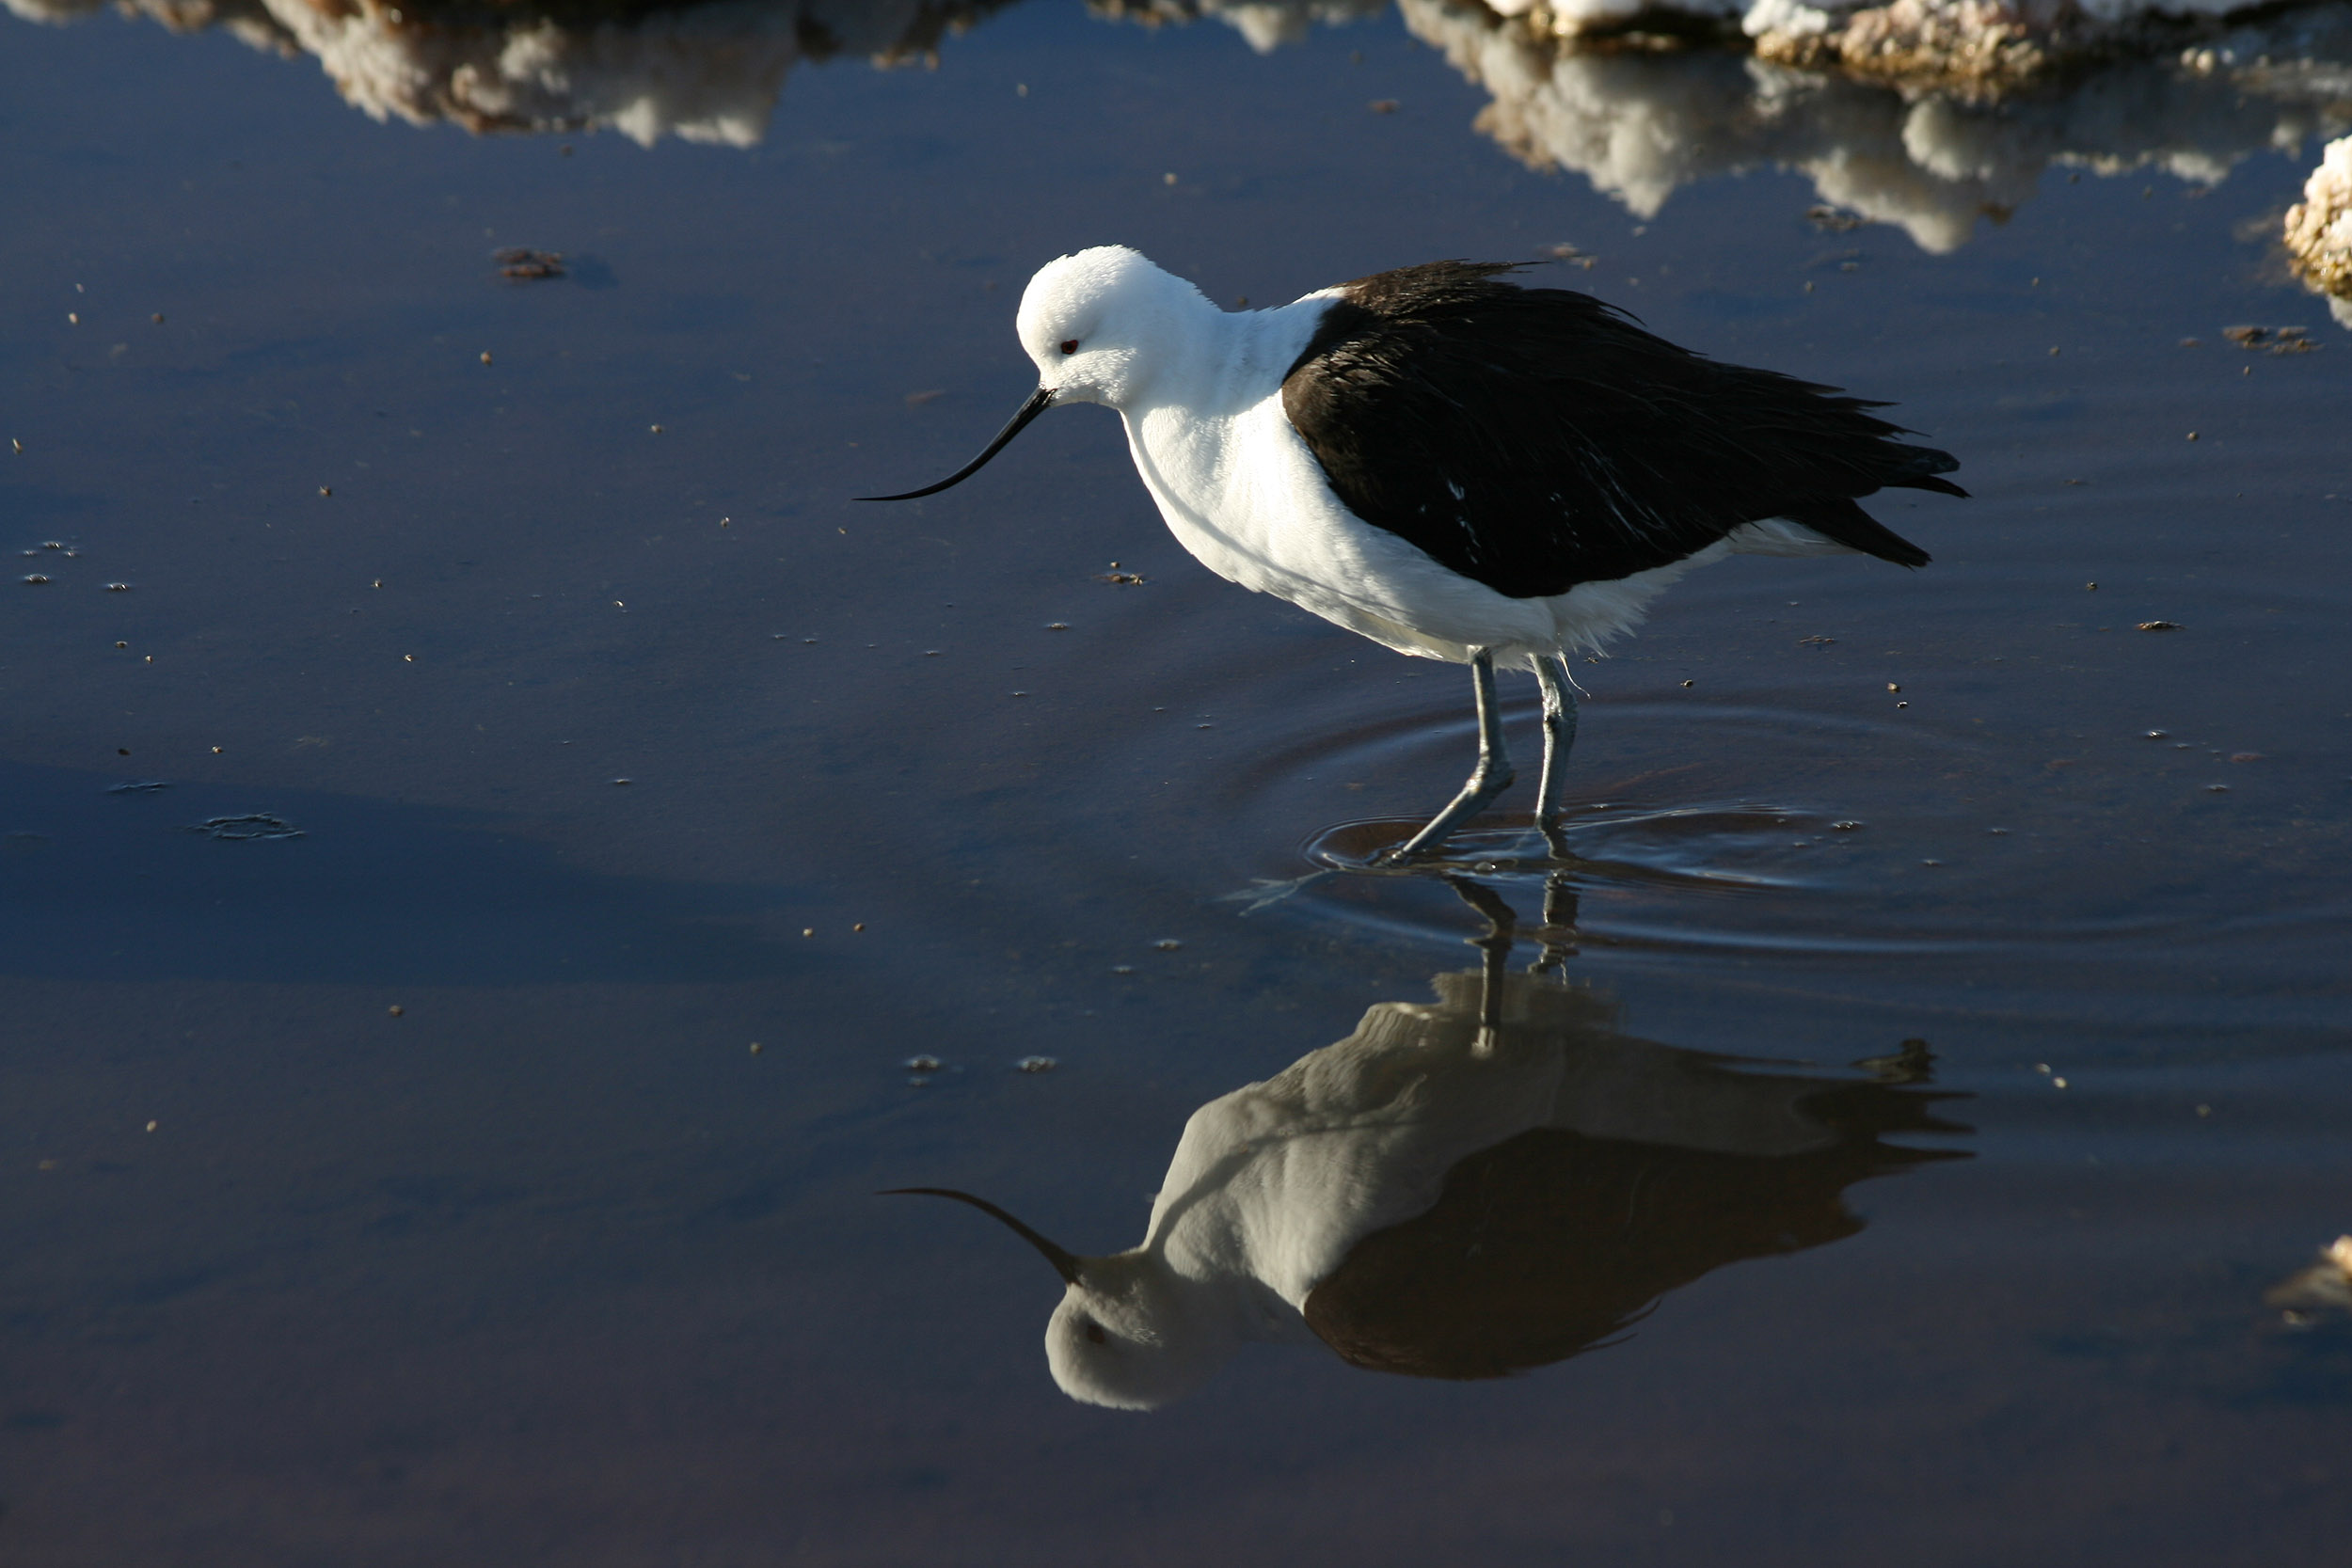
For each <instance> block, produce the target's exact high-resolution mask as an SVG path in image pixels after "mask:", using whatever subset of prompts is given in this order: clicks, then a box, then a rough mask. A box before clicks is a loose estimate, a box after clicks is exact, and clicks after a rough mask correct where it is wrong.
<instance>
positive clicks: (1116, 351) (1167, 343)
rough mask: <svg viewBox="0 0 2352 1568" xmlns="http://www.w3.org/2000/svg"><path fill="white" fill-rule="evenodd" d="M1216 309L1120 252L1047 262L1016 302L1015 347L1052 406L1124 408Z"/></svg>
mask: <svg viewBox="0 0 2352 1568" xmlns="http://www.w3.org/2000/svg"><path fill="white" fill-rule="evenodd" d="M1203 312H1207V313H1212V314H1214V313H1215V312H1216V306H1214V305H1212V304H1210V303H1209V301H1208V300H1207V299H1206V298H1205V297H1203V296H1202V294H1201V293H1200V290H1198V289H1196V288H1194V287H1193V286H1192V285H1191V284H1189V283H1187V282H1185V281H1184V279H1183V278H1181V277H1174V276H1172V275H1171V274H1168V273H1165V272H1162V271H1161V270H1160V269H1159V268H1158V267H1155V266H1153V265H1152V263H1151V261H1148V260H1146V259H1145V258H1144V257H1143V256H1142V255H1141V254H1140V253H1138V252H1136V251H1133V250H1129V249H1128V248H1127V247H1126V246H1125V245H1096V246H1095V247H1094V248H1093V249H1091V250H1081V251H1079V252H1078V253H1077V254H1075V255H1073V256H1064V257H1062V258H1060V259H1059V260H1057V261H1049V262H1047V263H1046V264H1045V265H1044V266H1042V267H1040V268H1039V269H1038V273H1037V276H1036V277H1032V278H1030V279H1029V286H1028V288H1027V289H1026V290H1025V291H1024V292H1023V293H1022V295H1021V314H1020V316H1019V318H1018V321H1017V325H1018V329H1019V331H1020V333H1021V346H1022V347H1023V348H1025V349H1026V350H1027V351H1028V354H1029V357H1030V358H1031V359H1033V360H1035V361H1036V362H1037V375H1038V385H1039V387H1041V388H1048V389H1050V390H1051V391H1052V392H1053V396H1054V401H1055V402H1056V403H1100V404H1106V405H1107V406H1109V407H1112V408H1124V407H1127V406H1128V405H1129V404H1132V403H1134V402H1135V401H1136V399H1137V398H1138V397H1140V396H1142V395H1143V394H1144V393H1145V392H1147V391H1148V390H1149V389H1150V387H1151V383H1152V378H1153V376H1154V374H1155V373H1156V372H1159V371H1161V370H1163V369H1165V368H1166V366H1167V364H1168V360H1169V359H1171V358H1173V357H1175V356H1176V354H1177V352H1178V351H1179V350H1180V349H1181V347H1182V345H1183V344H1184V342H1185V341H1188V339H1189V338H1190V337H1191V336H1192V334H1193V330H1194V328H1195V324H1197V323H1198V322H1199V320H1200V316H1201V315H1202V313H1203Z"/></svg>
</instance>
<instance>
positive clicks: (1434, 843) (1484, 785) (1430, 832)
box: [1389, 648, 1512, 861]
mask: <svg viewBox="0 0 2352 1568" xmlns="http://www.w3.org/2000/svg"><path fill="white" fill-rule="evenodd" d="M1470 688H1471V689H1472V690H1474V691H1475V692H1477V694H1478V766H1477V768H1474V769H1472V770H1471V773H1470V781H1469V782H1468V783H1466V784H1463V785H1462V793H1461V794H1459V795H1456V796H1455V797H1454V800H1453V803H1452V804H1450V805H1448V806H1447V807H1446V808H1445V810H1443V811H1441V812H1439V813H1438V815H1437V816H1433V817H1431V818H1430V819H1429V826H1427V827H1425V828H1423V829H1422V831H1421V832H1417V833H1415V834H1414V835H1413V836H1412V837H1411V838H1410V839H1409V840H1407V841H1406V844H1405V847H1403V848H1401V849H1396V850H1392V851H1391V853H1390V855H1389V859H1391V861H1402V860H1410V859H1412V858H1413V857H1414V856H1415V855H1419V854H1423V853H1425V852H1427V851H1428V850H1431V849H1434V848H1436V847H1438V845H1440V844H1442V843H1444V842H1445V839H1446V835H1447V834H1449V833H1451V832H1454V829H1456V828H1458V827H1460V826H1461V825H1462V824H1463V823H1465V822H1467V821H1469V820H1470V818H1471V817H1473V816H1477V815H1478V814H1479V813H1480V812H1482V811H1484V810H1486V804H1487V802H1488V801H1490V800H1493V799H1494V798H1495V797H1496V796H1498V795H1500V794H1502V792H1503V791H1504V790H1506V789H1508V788H1510V787H1511V776H1512V775H1511V755H1510V753H1509V752H1507V751H1505V750H1504V749H1503V744H1502V715H1501V714H1499V713H1498V712H1496V711H1495V659H1494V655H1493V654H1491V653H1489V652H1488V651H1487V650H1486V649H1485V648H1481V649H1479V650H1478V652H1477V653H1476V654H1474V655H1473V656H1471V658H1470Z"/></svg>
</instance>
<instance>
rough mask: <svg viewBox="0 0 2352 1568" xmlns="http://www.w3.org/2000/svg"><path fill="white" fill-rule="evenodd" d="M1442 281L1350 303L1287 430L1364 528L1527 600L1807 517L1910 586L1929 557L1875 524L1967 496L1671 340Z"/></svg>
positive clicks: (1475, 274)
mask: <svg viewBox="0 0 2352 1568" xmlns="http://www.w3.org/2000/svg"><path fill="white" fill-rule="evenodd" d="M1513 270H1515V264H1514V263H1510V262H1473V261H1433V262H1430V263H1428V264H1426V265H1424V266H1418V267H1406V268H1403V269H1401V270H1399V271H1396V272H1387V273H1380V274H1377V275H1375V276H1374V277H1366V278H1359V279H1358V280H1357V281H1356V282H1354V283H1350V284H1348V285H1346V288H1345V291H1344V293H1343V296H1342V297H1341V298H1340V299H1339V300H1338V301H1337V302H1335V303H1334V304H1333V305H1332V307H1331V309H1330V310H1329V311H1328V312H1327V314H1326V315H1325V317H1324V320H1323V325H1322V326H1321V328H1320V329H1319V330H1318V331H1317V332H1316V333H1315V336H1314V339H1313V341H1311V342H1309V343H1308V345H1307V347H1306V350H1305V352H1303V353H1302V354H1300V356H1298V359H1297V361H1296V363H1295V364H1293V365H1292V366H1291V368H1290V370H1289V372H1287V373H1286V374H1285V375H1284V377H1283V380H1282V408H1283V411H1284V412H1285V413H1286V414H1288V415H1289V416H1290V421H1291V423H1292V425H1293V426H1295V428H1296V429H1297V431H1298V434H1299V435H1300V436H1302V437H1303V438H1304V439H1305V440H1306V443H1307V445H1308V447H1309V448H1310V449H1311V450H1312V451H1313V452H1314V454H1315V458H1316V461H1318V462H1319V463H1321V464H1322V465H1323V471H1324V474H1325V476H1326V477H1327V478H1328V479H1329V481H1330V482H1331V488H1332V489H1333V490H1334V491H1336V492H1337V493H1338V495H1339V498H1340V499H1341V500H1343V501H1344V502H1345V503H1346V504H1347V506H1348V508H1349V509H1350V510H1351V511H1353V512H1354V513H1355V514H1356V515H1358V516H1359V517H1361V518H1362V519H1363V520H1364V521H1365V522H1368V523H1371V524H1373V525H1374V526H1375V527H1378V528H1383V529H1386V530H1388V531H1390V532H1391V533H1394V534H1398V535H1400V536H1401V537H1403V538H1405V539H1407V540H1409V541H1411V542H1412V543H1413V544H1415V545H1417V546H1420V547H1421V548H1422V549H1423V550H1425V551H1427V552H1428V553H1429V555H1430V556H1431V557H1432V558H1433V559H1435V560H1436V561H1438V562H1439V563H1440V564H1442V565H1444V566H1447V567H1449V568H1451V569H1452V570H1454V571H1456V572H1459V573H1461V574H1462V575H1463V576H1465V577H1469V578H1475V579H1476V580H1478V581H1480V582H1483V583H1485V584H1486V586H1488V587H1489V588H1492V589H1494V590H1495V591H1496V592H1497V593H1500V594H1506V595H1508V596H1510V597H1512V598H1520V599H1523V598H1532V597H1535V596H1537V595H1549V594H1565V593H1566V592H1567V591H1568V590H1569V589H1570V588H1573V587H1575V586H1576V585H1577V584H1578V583H1580V582H1596V581H1608V580H1611V579H1613V578H1622V577H1626V576H1629V575H1630V574H1631V573H1634V572H1640V571H1646V570H1648V569H1649V568H1651V567H1654V566H1663V565H1666V564H1668V563H1669V562H1676V561H1679V560H1681V559H1682V558H1683V557H1684V556H1687V555H1691V554H1692V553H1694V552H1696V551H1698V550H1701V549H1704V548H1706V547H1707V546H1708V545H1711V544H1713V543H1714V542H1715V541H1716V540H1718V539H1721V538H1722V537H1723V536H1724V534H1726V533H1729V532H1730V531H1732V530H1734V529H1736V528H1738V527H1740V525H1741V524H1742V523H1751V522H1756V521H1757V520H1759V519H1761V518H1766V517H1787V518H1788V519H1790V520H1792V521H1794V522H1799V523H1803V524H1804V525H1805V526H1806V527H1808V528H1810V529H1813V530H1814V531H1817V532H1820V533H1821V534H1824V535H1826V536H1828V537H1829V538H1831V539H1834V540H1836V541H1837V542H1838V543H1839V544H1841V545H1848V546H1852V547H1853V548H1855V549H1858V550H1862V551H1864V552H1866V553H1867V554H1870V555H1874V556H1877V557H1879V558H1880V559H1881V560H1883V561H1892V562H1897V563H1898V564H1900V565H1904V566H1923V565H1925V564H1927V560H1928V556H1927V552H1926V551H1925V550H1922V549H1920V548H1919V547H1918V546H1915V545H1913V544H1911V543H1910V542H1908V541H1907V540H1904V539H1901V538H1899V537H1898V536H1896V535H1895V534H1894V533H1892V532H1890V531H1888V530H1887V529H1885V528H1884V527H1883V526H1882V525H1880V524H1879V523H1878V522H1877V521H1876V520H1875V519H1874V518H1872V517H1871V516H1870V515H1869V514H1868V513H1867V512H1865V511H1863V510H1862V508H1860V507H1859V506H1856V505H1855V504H1854V498H1855V497H1857V496H1867V495H1869V494H1870V493H1871V492H1872V491H1874V490H1877V489H1879V488H1881V487H1882V486H1885V485H1903V486H1908V487H1910V488H1912V489H1917V490H1938V491H1941V492H1943V493H1944V494H1946V495H1951V496H1963V495H1965V494H1967V492H1966V491H1964V490H1963V489H1961V488H1960V487H1959V486H1958V485H1956V484H1953V483H1950V482H1948V481H1947V480H1942V479H1938V478H1936V477H1934V476H1935V475H1937V474H1941V473H1947V472H1949V471H1950V470H1951V469H1953V468H1956V467H1959V466H1960V465H1959V464H1958V463H1957V462H1956V461H1954V459H1953V458H1952V456H1951V454H1950V453H1948V452H1942V451H1934V450H1933V449H1931V448H1928V447H1915V446H1906V445H1904V444H1902V443H1901V442H1899V441H1897V440H1894V439H1892V437H1894V436H1899V435H1902V434H1904V432H1903V431H1902V429H1901V427H1900V426H1899V425H1893V424H1889V423H1887V422H1886V421H1885V420H1881V419H1876V418H1873V417H1872V416H1871V415H1870V414H1868V413H1867V412H1865V410H1867V409H1871V408H1881V407H1884V406H1885V404H1876V403H1865V402H1863V401H1862V400H1860V399H1858V398H1850V397H1840V396H1836V395H1834V394H1835V393H1836V390H1837V389H1836V388H1834V387H1817V386H1814V385H1812V384H1810V383H1808V382H1803V381H1798V380H1794V379H1792V378H1791V377H1788V376H1785V375H1779V374H1776V373H1774V372H1771V371H1756V370H1748V369H1745V368H1743V367H1741V366H1738V365H1723V364H1718V363H1716V362H1715V361H1713V360H1711V359H1708V358H1706V357H1704V356H1700V355H1696V354H1692V352H1690V351H1689V350H1688V349H1682V348H1677V347H1676V346H1675V345H1674V344H1672V343H1670V342H1667V341H1665V340H1664V339H1662V338H1658V337H1653V336H1652V335H1651V334H1649V333H1647V332H1645V331H1644V330H1642V328H1641V327H1639V326H1637V325H1634V324H1633V322H1632V321H1631V320H1630V319H1629V318H1628V317H1627V316H1625V315H1624V314H1623V313H1622V312H1620V311H1618V310H1616V309H1613V307H1611V306H1608V305H1605V304H1603V303H1602V302H1601V301H1599V300H1597V299H1595V298H1593V297H1592V296H1591V295H1590V294H1581V293H1574V292H1572V291H1569V290H1566V289H1522V288H1520V287H1518V285H1517V284H1512V283H1502V282H1497V281H1496V278H1497V277H1499V276H1500V275H1502V274H1503V273H1506V272H1511V271H1513Z"/></svg>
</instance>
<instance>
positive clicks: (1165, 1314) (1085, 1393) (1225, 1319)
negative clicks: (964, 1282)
mask: <svg viewBox="0 0 2352 1568" xmlns="http://www.w3.org/2000/svg"><path fill="white" fill-rule="evenodd" d="M892 1191H893V1192H894V1193H909V1194H922V1195H924V1196H930V1197H951V1198H954V1199H955V1200H956V1201H957V1202H959V1203H968V1204H970V1205H971V1206H972V1207H973V1208H975V1209H977V1210H979V1211H980V1212H982V1213H984V1214H987V1215H989V1216H990V1217H992V1218H993V1219H996V1220H998V1221H1000V1222H1002V1223H1003V1224H1004V1225H1005V1226H1006V1227H1008V1228H1009V1229H1010V1230H1012V1231H1013V1232H1014V1233H1015V1234H1017V1235H1018V1236H1020V1237H1021V1239H1022V1240H1023V1241H1025V1242H1027V1243H1029V1244H1030V1245H1031V1246H1033V1247H1035V1248H1037V1250H1038V1251H1039V1252H1040V1253H1041V1254H1043V1255H1044V1258H1045V1260H1046V1261H1047V1262H1048V1263H1051V1264H1052V1265H1053V1266H1054V1272H1055V1273H1056V1274H1057V1275H1061V1277H1062V1282H1063V1284H1064V1285H1065V1286H1066V1287H1067V1289H1065V1290H1064V1291H1063V1293H1062V1299H1061V1305H1059V1306H1058V1307H1055V1308H1054V1316H1053V1318H1052V1320H1051V1321H1050V1322H1049V1323H1046V1325H1045V1360H1046V1364H1047V1365H1048V1366H1050V1367H1051V1368H1052V1369H1053V1370H1054V1381H1055V1382H1056V1383H1058V1384H1060V1385H1061V1390H1062V1392H1063V1393H1065V1394H1068V1395H1069V1396H1070V1397H1071V1398H1072V1399H1073V1400H1078V1401H1081V1402H1084V1403H1087V1404H1103V1405H1109V1406H1110V1407H1112V1408H1113V1409H1116V1410H1152V1409H1156V1408H1157V1407H1159V1406H1160V1405H1163V1404H1167V1403H1168V1402H1170V1401H1172V1400H1179V1399H1182V1398H1183V1397H1184V1395H1186V1394H1188V1393H1190V1392H1192V1390H1193V1389H1195V1388H1196V1387H1198V1386H1200V1384H1201V1383H1202V1382H1203V1381H1204V1380H1205V1379H1206V1378H1207V1377H1208V1375H1209V1374H1210V1373H1211V1372H1214V1371H1216V1370H1217V1368H1219V1367H1221V1366H1223V1365H1224V1364H1225V1361H1226V1359H1227V1358H1228V1357H1229V1356H1231V1355H1232V1354H1233V1351H1234V1350H1235V1349H1236V1348H1237V1347H1238V1346H1239V1345H1240V1343H1241V1341H1242V1338H1243V1337H1244V1336H1243V1332H1242V1326H1241V1323H1239V1321H1237V1319H1236V1317H1235V1315H1234V1305H1233V1302H1232V1298H1230V1297H1229V1296H1227V1295H1225V1294H1223V1293H1222V1292H1219V1291H1216V1289H1215V1288H1214V1287H1212V1286H1203V1285H1201V1284H1200V1283H1197V1282H1195V1281H1191V1280H1187V1279H1184V1278H1183V1277H1182V1276H1180V1275H1178V1274H1177V1273H1176V1271H1175V1270H1173V1269H1171V1268H1169V1267H1168V1260H1167V1259H1164V1258H1162V1257H1161V1256H1160V1255H1159V1254H1158V1253H1157V1252H1155V1251H1154V1250H1153V1249H1152V1248H1151V1247H1149V1246H1142V1247H1137V1248H1136V1249H1135V1250H1134V1251H1132V1252H1121V1253H1118V1254H1116V1255H1114V1256H1112V1257H1108V1258H1081V1257H1079V1256H1078V1255H1077V1254H1075V1253H1073V1252H1071V1251H1070V1250H1068V1249H1067V1248H1065V1247H1062V1246H1060V1245H1058V1244H1057V1243H1053V1242H1049V1241H1047V1240H1046V1239H1045V1238H1044V1237H1043V1236H1041V1235H1039V1234H1038V1233H1037V1232H1036V1231H1034V1230H1032V1229H1030V1228H1029V1227H1028V1226H1026V1225H1025V1224H1024V1223H1022V1222H1021V1221H1020V1220H1018V1219H1015V1218H1014V1217H1013V1216H1012V1215H1010V1214H1009V1213H1007V1212H1005V1211H1004V1210H1002V1209H999V1208H998V1207H996V1205H994V1204H993V1203H991V1202H989V1201H988V1200H987V1199H986V1198H983V1197H975V1196H973V1195H972V1194H970V1193H965V1192H959V1191H957V1190H956V1189H954V1188H952V1187H898V1188H893V1189H892Z"/></svg>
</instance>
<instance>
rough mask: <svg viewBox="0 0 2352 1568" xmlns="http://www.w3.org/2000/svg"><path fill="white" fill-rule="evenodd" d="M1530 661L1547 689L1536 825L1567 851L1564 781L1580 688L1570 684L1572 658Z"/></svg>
mask: <svg viewBox="0 0 2352 1568" xmlns="http://www.w3.org/2000/svg"><path fill="white" fill-rule="evenodd" d="M1527 662H1528V663H1529V664H1530V665H1531V666H1533V667H1534V671H1535V684H1536V685H1538V686H1540V687H1542V688H1543V689H1544V772H1543V780H1542V782H1541V783H1539V784H1537V785H1536V786H1535V826H1536V827H1538V828H1540V829H1542V830H1543V834H1544V838H1545V840H1546V841H1547V842H1548V843H1549V844H1550V846H1551V852H1552V853H1553V854H1555V855H1557V854H1561V853H1564V851H1563V849H1562V848H1561V845H1560V839H1559V822H1560V782H1561V780H1562V778H1563V777H1564V776H1565V774H1566V773H1567V770H1568V752H1569V750H1570V749H1571V748H1572V747H1574V746H1575V745H1576V691H1575V689H1574V688H1572V687H1570V686H1569V685H1568V661H1567V660H1566V659H1565V658H1563V657H1561V656H1560V655H1558V654H1536V655H1534V656H1532V657H1530V658H1529V659H1528V661H1527Z"/></svg>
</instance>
